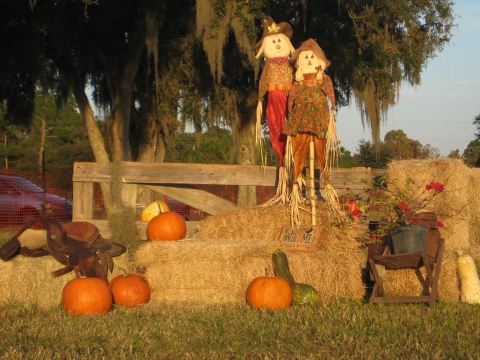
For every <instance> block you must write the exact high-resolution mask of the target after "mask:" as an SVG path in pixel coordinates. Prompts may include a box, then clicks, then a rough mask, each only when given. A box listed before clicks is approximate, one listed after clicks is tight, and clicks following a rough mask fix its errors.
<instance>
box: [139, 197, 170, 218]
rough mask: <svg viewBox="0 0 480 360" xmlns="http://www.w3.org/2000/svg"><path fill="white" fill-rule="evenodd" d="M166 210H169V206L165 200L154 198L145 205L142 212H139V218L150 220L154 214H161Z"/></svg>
mask: <svg viewBox="0 0 480 360" xmlns="http://www.w3.org/2000/svg"><path fill="white" fill-rule="evenodd" d="M167 211H170V208H169V206H168V204H167V203H166V201H164V200H161V199H159V200H155V201H152V202H151V203H150V204H148V205H147V206H145V208H144V209H143V210H142V213H141V214H140V220H142V221H150V220H152V219H153V218H154V217H155V216H157V215H160V214H163V213H165V212H167Z"/></svg>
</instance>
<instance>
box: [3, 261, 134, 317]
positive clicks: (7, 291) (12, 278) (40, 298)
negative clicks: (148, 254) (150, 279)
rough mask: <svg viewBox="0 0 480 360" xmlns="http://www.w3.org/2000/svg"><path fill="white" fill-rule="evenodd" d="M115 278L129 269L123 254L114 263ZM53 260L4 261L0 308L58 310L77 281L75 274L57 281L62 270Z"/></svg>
mask: <svg viewBox="0 0 480 360" xmlns="http://www.w3.org/2000/svg"><path fill="white" fill-rule="evenodd" d="M114 263H115V269H114V272H113V273H112V274H111V277H113V276H116V275H119V274H121V273H122V271H121V270H120V268H125V269H128V257H127V255H126V254H123V255H121V256H119V257H116V258H115V259H114ZM62 267H63V265H62V264H60V263H59V262H58V261H57V260H55V259H54V258H53V257H51V256H43V257H36V258H32V257H27V256H23V255H18V256H17V257H15V258H14V259H12V260H9V261H0V284H1V285H2V286H0V304H4V303H8V302H18V303H23V304H32V305H37V306H39V307H41V308H49V307H53V306H58V305H59V304H60V301H61V298H62V290H63V287H64V286H65V284H66V283H67V282H68V281H70V280H71V279H73V278H74V277H75V274H74V273H73V272H71V273H68V274H65V275H63V276H60V277H57V278H54V277H52V272H53V271H55V270H58V269H60V268H62Z"/></svg>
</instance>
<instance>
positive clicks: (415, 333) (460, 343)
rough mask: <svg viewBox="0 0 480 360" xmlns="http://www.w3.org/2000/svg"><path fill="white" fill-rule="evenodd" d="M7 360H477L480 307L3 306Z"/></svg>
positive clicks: (0, 346)
mask: <svg viewBox="0 0 480 360" xmlns="http://www.w3.org/2000/svg"><path fill="white" fill-rule="evenodd" d="M0 324H1V325H0V358H2V359H97V358H105V359H225V358H228V359H230V358H233V359H235V358H238V359H244V358H249V359H257V358H258V359H271V358H275V359H276V358H282V359H352V358H353V359H382V358H383V359H400V358H403V359H478V358H480V307H479V306H472V305H465V304H444V303H439V304H436V305H435V306H432V307H428V306H425V305H390V306H384V305H379V306H377V305H375V306H374V305H369V304H363V303H356V302H341V303H336V304H333V305H331V306H328V307H315V308H308V307H306V308H291V309H288V310H285V311H276V312H264V311H259V310H255V309H251V308H249V307H247V306H226V307H208V308H196V309H191V308H188V307H164V308H158V309H153V308H148V307H146V308H139V309H132V310H124V309H120V308H117V309H114V310H113V311H112V312H111V313H110V314H108V315H106V316H86V317H73V316H70V315H67V314H66V313H65V312H64V311H63V310H62V309H61V308H60V307H59V308H55V309H50V310H42V309H38V308H35V307H25V306H20V305H18V304H8V305H4V306H1V307H0Z"/></svg>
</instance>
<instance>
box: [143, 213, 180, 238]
mask: <svg viewBox="0 0 480 360" xmlns="http://www.w3.org/2000/svg"><path fill="white" fill-rule="evenodd" d="M186 234H187V223H186V222H185V219H184V218H183V216H182V215H180V214H178V213H176V212H174V211H168V212H166V213H164V214H160V215H157V216H155V217H154V218H153V219H152V220H150V221H149V223H148V225H147V240H180V239H183V238H184V237H185V235H186Z"/></svg>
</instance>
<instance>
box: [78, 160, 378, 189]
mask: <svg viewBox="0 0 480 360" xmlns="http://www.w3.org/2000/svg"><path fill="white" fill-rule="evenodd" d="M122 164H123V177H122V178H123V181H124V182H126V183H136V184H216V185H253V186H275V185H276V182H277V168H276V167H273V166H266V167H262V166H255V165H222V164H192V163H138V162H123V163H122ZM382 173H383V172H382V170H377V169H375V170H373V171H372V169H370V168H354V169H332V171H331V176H330V178H331V183H332V185H333V186H334V187H335V188H339V189H341V188H346V187H349V188H351V189H352V190H362V189H364V188H365V187H368V186H369V184H370V182H371V179H372V177H373V175H374V174H375V175H378V174H382ZM73 181H74V182H75V181H93V182H102V181H107V182H108V181H111V178H110V165H109V164H100V163H93V162H90V163H88V162H77V163H75V165H74V172H73Z"/></svg>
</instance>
